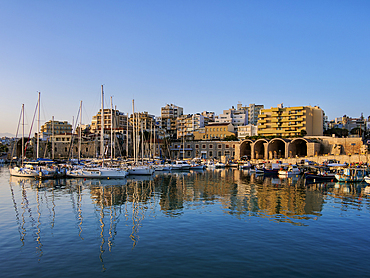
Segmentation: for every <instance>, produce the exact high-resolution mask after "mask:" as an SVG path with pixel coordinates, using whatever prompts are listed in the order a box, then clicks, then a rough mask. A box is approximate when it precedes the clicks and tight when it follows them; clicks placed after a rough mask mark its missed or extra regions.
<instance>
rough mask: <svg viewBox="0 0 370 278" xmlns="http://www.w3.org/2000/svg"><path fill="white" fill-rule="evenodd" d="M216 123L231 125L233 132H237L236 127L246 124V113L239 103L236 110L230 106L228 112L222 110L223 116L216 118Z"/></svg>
mask: <svg viewBox="0 0 370 278" xmlns="http://www.w3.org/2000/svg"><path fill="white" fill-rule="evenodd" d="M215 122H216V123H231V124H232V125H233V126H234V132H237V130H238V126H244V125H246V124H248V111H247V109H246V108H245V107H242V104H241V103H239V104H238V106H237V109H235V108H234V106H232V107H231V108H230V109H228V110H224V111H223V114H220V115H218V116H216V118H215Z"/></svg>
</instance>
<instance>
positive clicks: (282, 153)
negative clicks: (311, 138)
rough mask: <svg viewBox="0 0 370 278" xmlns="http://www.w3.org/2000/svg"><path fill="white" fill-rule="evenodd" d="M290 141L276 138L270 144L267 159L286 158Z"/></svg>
mask: <svg viewBox="0 0 370 278" xmlns="http://www.w3.org/2000/svg"><path fill="white" fill-rule="evenodd" d="M289 142H290V140H289V139H282V138H274V139H272V140H271V141H270V142H269V143H268V149H267V151H268V157H267V159H279V158H286V157H287V154H286V150H287V148H286V147H287V144H288V143H289Z"/></svg>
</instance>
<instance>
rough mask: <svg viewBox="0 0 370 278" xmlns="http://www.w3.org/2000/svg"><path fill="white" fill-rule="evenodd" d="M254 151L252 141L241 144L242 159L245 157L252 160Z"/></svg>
mask: <svg viewBox="0 0 370 278" xmlns="http://www.w3.org/2000/svg"><path fill="white" fill-rule="evenodd" d="M252 149H253V141H252V140H249V139H247V140H244V141H243V142H241V143H240V146H239V154H240V158H242V157H243V156H248V158H249V159H252V154H253V152H252Z"/></svg>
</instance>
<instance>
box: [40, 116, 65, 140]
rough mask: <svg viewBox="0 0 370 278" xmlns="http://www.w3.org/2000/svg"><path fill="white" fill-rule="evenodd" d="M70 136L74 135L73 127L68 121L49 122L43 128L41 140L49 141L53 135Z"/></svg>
mask: <svg viewBox="0 0 370 278" xmlns="http://www.w3.org/2000/svg"><path fill="white" fill-rule="evenodd" d="M53 129H54V135H57V134H70V133H72V125H71V124H70V123H68V122H67V121H63V122H62V121H52V120H50V121H48V122H46V123H44V124H43V125H42V126H41V129H40V132H41V138H43V139H47V138H49V137H50V136H51V135H52V134H53Z"/></svg>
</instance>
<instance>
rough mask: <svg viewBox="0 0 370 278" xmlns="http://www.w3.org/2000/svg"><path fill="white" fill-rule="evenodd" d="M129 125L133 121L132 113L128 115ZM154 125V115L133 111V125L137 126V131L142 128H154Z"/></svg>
mask: <svg viewBox="0 0 370 278" xmlns="http://www.w3.org/2000/svg"><path fill="white" fill-rule="evenodd" d="M129 122H130V125H131V126H132V123H133V115H132V114H131V115H130V118H129ZM154 125H155V116H154V115H150V114H149V113H148V112H146V111H144V112H135V127H136V126H137V127H138V129H139V131H141V128H143V129H144V130H145V131H148V132H150V131H151V130H153V129H154Z"/></svg>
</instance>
